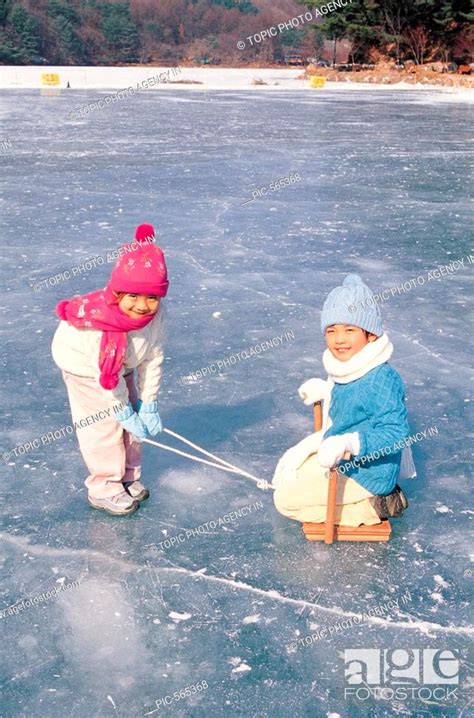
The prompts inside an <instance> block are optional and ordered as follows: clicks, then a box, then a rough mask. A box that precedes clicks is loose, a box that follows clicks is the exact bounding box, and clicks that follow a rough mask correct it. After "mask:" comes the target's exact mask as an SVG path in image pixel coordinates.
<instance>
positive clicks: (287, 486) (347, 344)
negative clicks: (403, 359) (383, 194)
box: [273, 274, 413, 526]
mask: <svg viewBox="0 0 474 718" xmlns="http://www.w3.org/2000/svg"><path fill="white" fill-rule="evenodd" d="M321 329H322V331H323V333H324V335H325V338H326V345H327V349H326V351H325V352H324V354H323V364H324V368H325V369H326V371H327V373H328V380H327V381H323V380H322V379H310V380H309V381H306V382H305V383H304V384H302V386H301V387H300V389H299V394H300V396H301V398H302V399H304V401H305V404H314V403H315V402H318V401H323V428H322V430H321V431H317V432H316V433H314V434H311V435H310V436H308V437H306V438H305V439H303V441H301V442H300V443H299V444H297V445H296V446H294V447H292V448H291V449H289V450H288V451H287V452H286V453H285V454H284V455H283V457H282V458H281V460H280V461H279V463H278V465H277V467H276V470H275V476H274V478H273V485H274V487H275V492H274V501H275V506H276V508H277V510H278V511H279V512H280V513H281V514H283V515H284V516H288V517H289V518H292V519H295V520H297V521H302V522H306V521H310V522H316V523H321V522H323V521H325V519H326V509H327V491H328V478H329V469H330V468H331V467H333V466H335V465H338V472H339V474H340V476H339V477H338V481H337V498H336V516H335V521H336V523H338V524H344V525H346V526H359V525H360V524H366V525H373V524H377V523H380V520H381V519H383V518H388V516H389V515H392V516H394V515H400V514H401V513H402V512H403V510H404V509H405V508H406V506H407V505H408V502H407V500H406V497H405V495H404V494H403V492H402V491H401V489H400V488H399V487H398V486H397V479H398V478H399V475H400V463H401V456H402V450H401V446H402V445H403V442H404V440H405V439H406V437H408V435H409V429H408V424H407V411H406V408H405V396H404V388H403V383H402V380H401V378H400V375H399V374H398V373H397V372H396V371H395V369H393V368H392V367H391V366H390V365H389V364H388V363H387V362H388V360H389V359H390V357H391V355H392V351H393V346H392V344H391V342H390V340H389V338H388V336H387V335H386V334H385V333H384V332H383V330H382V322H381V317H380V312H379V308H378V306H377V304H376V302H375V300H374V298H373V295H372V293H371V291H370V289H369V288H368V287H367V286H366V285H365V284H363V282H362V280H361V279H360V277H359V276H357V275H355V274H350V275H348V276H347V277H346V279H345V280H344V282H343V285H342V287H336V288H335V289H333V290H332V292H330V294H329V296H328V297H327V299H326V301H325V303H324V306H323V311H322V314H321ZM346 452H347V453H349V454H350V455H351V457H350V460H346V461H342V460H343V457H344V455H345V454H346ZM340 462H342V463H340ZM412 475H413V474H412Z"/></svg>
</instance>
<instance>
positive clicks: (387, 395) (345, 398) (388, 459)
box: [324, 363, 409, 495]
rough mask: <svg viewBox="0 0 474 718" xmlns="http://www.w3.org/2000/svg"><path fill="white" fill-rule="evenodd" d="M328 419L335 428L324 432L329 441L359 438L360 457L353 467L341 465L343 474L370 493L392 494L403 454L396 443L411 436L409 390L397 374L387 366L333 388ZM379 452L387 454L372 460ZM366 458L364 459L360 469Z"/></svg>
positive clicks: (376, 368) (353, 459)
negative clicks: (349, 436) (343, 436)
mask: <svg viewBox="0 0 474 718" xmlns="http://www.w3.org/2000/svg"><path fill="white" fill-rule="evenodd" d="M329 416H330V418H331V420H332V426H331V427H330V428H329V429H328V430H327V431H326V433H325V434H324V438H325V439H326V438H328V437H329V436H335V435H336V434H346V433H350V432H352V431H357V432H358V434H359V439H360V454H359V455H358V456H355V457H354V456H353V457H351V462H353V463H351V462H342V463H341V464H340V469H341V470H342V471H343V472H344V474H345V475H346V476H350V477H351V478H352V479H354V480H355V481H357V482H358V483H359V484H361V486H364V487H365V488H366V489H367V490H368V491H370V492H371V493H372V494H378V495H386V494H389V493H390V492H391V491H393V489H394V487H395V484H396V483H397V478H398V475H399V473H400V461H401V455H402V452H401V450H398V451H397V450H396V447H395V446H394V445H395V444H396V443H397V442H399V441H403V440H404V439H406V438H407V437H408V435H409V428H408V423H407V410H406V408H405V392H404V387H403V383H402V380H401V377H400V375H399V374H398V372H397V371H395V369H393V368H392V367H391V366H389V365H388V364H387V363H385V364H381V365H380V366H378V367H375V369H372V370H371V371H369V372H367V374H365V375H364V376H363V377H361V378H360V379H355V380H354V381H352V382H350V383H349V384H334V387H333V389H332V394H331V404H330V406H329ZM381 450H382V451H383V454H384V455H380V457H379V458H374V457H370V455H371V454H373V452H375V451H378V452H380V451H381ZM362 457H364V461H363V462H361V463H360V465H359V461H358V460H360V459H361V458H362ZM367 457H370V458H369V459H367ZM353 464H355V466H354V465H353Z"/></svg>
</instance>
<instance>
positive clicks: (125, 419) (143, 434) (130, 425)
mask: <svg viewBox="0 0 474 718" xmlns="http://www.w3.org/2000/svg"><path fill="white" fill-rule="evenodd" d="M115 418H116V419H117V421H118V422H119V424H122V426H123V428H124V429H125V431H128V432H129V434H133V435H134V436H136V437H137V439H147V438H148V433H147V430H146V426H145V425H144V423H143V421H142V420H141V419H140V417H139V416H138V414H137V413H135V412H134V411H133V406H132V405H131V403H130V402H128V404H127V405H126V406H124V407H123V409H121V410H120V411H118V412H117V413H116V414H115Z"/></svg>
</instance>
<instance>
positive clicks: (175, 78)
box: [0, 65, 474, 102]
mask: <svg viewBox="0 0 474 718" xmlns="http://www.w3.org/2000/svg"><path fill="white" fill-rule="evenodd" d="M166 72H168V76H169V77H170V81H167V82H163V81H158V80H156V81H155V83H154V84H153V86H151V87H149V88H147V89H149V90H153V89H160V90H162V89H165V90H166V89H173V88H180V89H181V88H182V89H191V90H242V89H246V90H249V89H252V90H268V89H275V88H279V89H284V90H302V89H308V88H309V83H308V80H306V79H302V78H303V74H304V71H303V69H302V68H300V67H299V68H286V67H282V68H263V69H259V68H225V67H179V68H169V67H151V66H149V65H147V66H142V67H80V66H47V65H45V66H38V65H25V66H18V65H7V66H4V67H2V68H1V70H0V87H1V88H3V89H41V88H42V87H44V85H43V84H42V75H43V74H51V73H54V74H57V75H59V87H60V88H66V85H67V83H68V82H69V84H70V87H71V89H76V90H77V89H86V90H122V89H125V88H127V87H133V88H136V87H137V85H138V84H140V83H142V82H144V81H146V80H149V79H150V78H157V77H158V76H159V75H160V74H161V73H166ZM325 89H326V90H331V92H347V91H348V90H358V91H361V90H370V91H374V90H411V91H412V92H413V91H414V90H416V91H422V92H424V93H426V92H428V93H430V92H431V95H430V97H435V98H436V99H439V98H442V99H443V101H447V102H449V101H450V100H453V99H454V100H455V101H456V102H459V101H462V102H473V98H474V90H469V89H466V88H453V87H439V86H436V87H434V86H432V85H411V84H409V83H406V82H403V81H402V82H399V83H397V84H395V85H385V84H382V83H363V82H357V83H355V82H354V83H352V82H350V81H347V82H326V88H325ZM323 91H324V90H323ZM315 92H321V90H315Z"/></svg>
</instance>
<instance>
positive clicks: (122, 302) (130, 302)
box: [117, 294, 160, 319]
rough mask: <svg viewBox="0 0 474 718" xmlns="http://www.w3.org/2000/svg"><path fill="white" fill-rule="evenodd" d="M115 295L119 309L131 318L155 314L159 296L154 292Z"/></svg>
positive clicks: (158, 304)
mask: <svg viewBox="0 0 474 718" xmlns="http://www.w3.org/2000/svg"><path fill="white" fill-rule="evenodd" d="M117 296H118V297H119V300H118V305H119V307H120V309H121V310H122V312H123V313H124V314H126V315H127V316H128V317H131V318H132V319H139V318H140V317H144V316H146V315H147V314H156V312H157V311H158V307H159V306H160V298H159V297H157V296H156V295H155V294H122V295H120V294H118V295H117Z"/></svg>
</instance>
